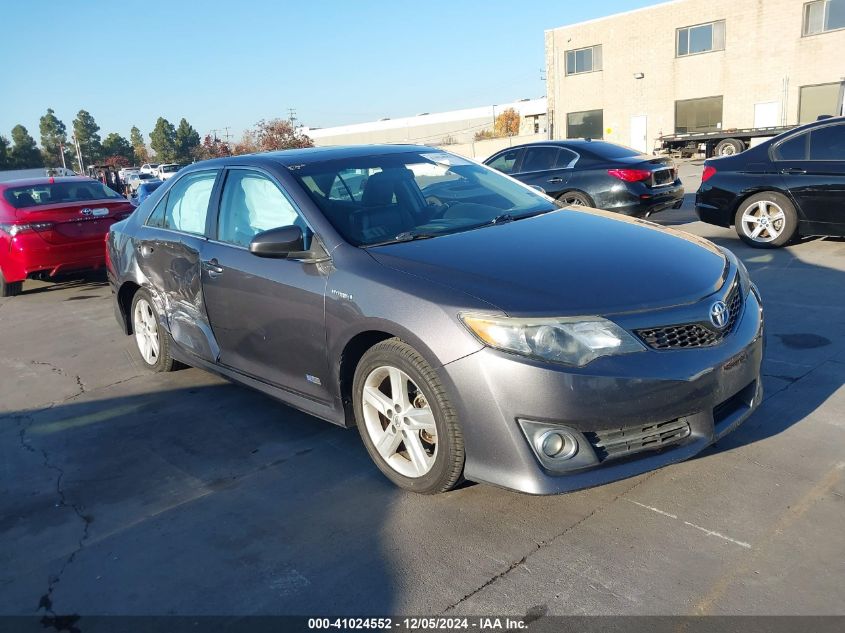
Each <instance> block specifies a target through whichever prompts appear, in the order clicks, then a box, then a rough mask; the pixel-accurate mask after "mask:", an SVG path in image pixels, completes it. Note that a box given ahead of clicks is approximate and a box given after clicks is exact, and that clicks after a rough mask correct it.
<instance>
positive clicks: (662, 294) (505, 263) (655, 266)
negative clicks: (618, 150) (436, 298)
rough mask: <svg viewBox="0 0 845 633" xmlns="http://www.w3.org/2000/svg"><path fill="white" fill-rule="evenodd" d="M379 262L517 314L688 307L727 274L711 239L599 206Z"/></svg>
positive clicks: (394, 247) (435, 241) (413, 245)
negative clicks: (609, 210) (609, 211)
mask: <svg viewBox="0 0 845 633" xmlns="http://www.w3.org/2000/svg"><path fill="white" fill-rule="evenodd" d="M369 253H370V254H371V255H372V256H373V257H374V258H375V259H376V260H377V261H378V262H380V263H381V264H383V265H384V266H388V267H390V268H393V269H396V270H399V271H403V272H405V273H408V274H410V275H415V276H418V277H422V278H425V279H428V280H430V281H434V282H436V283H439V284H442V285H445V286H448V287H451V288H453V289H455V290H459V291H462V292H464V293H466V294H469V295H472V296H474V297H476V298H478V299H482V300H483V301H485V302H487V303H490V304H492V305H494V306H496V307H497V308H499V309H500V310H502V311H503V312H505V313H506V314H509V315H514V316H535V315H546V316H552V315H554V316H571V315H588V314H589V315H606V314H613V313H620V312H631V311H637V310H644V309H652V308H662V307H670V306H677V305H685V304H689V303H693V302H695V301H698V300H700V299H702V298H703V297H705V296H707V295H709V294H711V293H713V292H715V291H716V290H718V289H719V288H720V287H721V286H722V284H723V283H724V281H725V275H726V274H727V270H728V263H727V258H726V257H725V255H724V253H722V251H721V250H719V249H718V248H717V247H716V246H715V245H713V244H712V243H711V242H708V241H707V240H704V239H701V238H698V237H695V236H693V235H689V234H687V233H683V232H680V231H676V230H674V229H669V228H666V227H661V226H658V225H656V224H653V223H652V222H648V221H647V220H639V219H634V218H627V217H624V216H619V215H615V214H611V213H608V212H604V211H597V210H593V209H579V210H577V211H576V210H572V209H563V210H559V211H554V212H551V213H547V214H544V215H540V216H536V217H533V218H526V219H524V220H518V221H515V222H509V223H506V224H498V225H493V226H488V227H485V228H481V229H476V230H472V231H466V232H463V233H456V234H453V235H444V236H441V237H437V238H432V239H427V240H418V241H414V242H403V243H397V244H388V245H384V246H377V247H373V248H370V249H369Z"/></svg>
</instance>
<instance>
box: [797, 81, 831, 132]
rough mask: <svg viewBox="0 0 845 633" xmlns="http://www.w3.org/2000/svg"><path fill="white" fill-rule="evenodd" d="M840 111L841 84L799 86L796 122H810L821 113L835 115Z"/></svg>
mask: <svg viewBox="0 0 845 633" xmlns="http://www.w3.org/2000/svg"><path fill="white" fill-rule="evenodd" d="M841 112H842V84H840V83H835V84H820V85H817V86H801V93H800V100H799V102H798V123H799V124H803V123H811V122H812V121H815V120H816V119H818V118H819V117H820V116H822V115H828V116H837V115H839V113H841Z"/></svg>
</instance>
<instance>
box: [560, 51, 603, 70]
mask: <svg viewBox="0 0 845 633" xmlns="http://www.w3.org/2000/svg"><path fill="white" fill-rule="evenodd" d="M597 70H601V44H599V45H597V46H589V47H587V48H579V49H577V50H573V51H566V74H567V75H577V74H579V73H591V72H595V71H597Z"/></svg>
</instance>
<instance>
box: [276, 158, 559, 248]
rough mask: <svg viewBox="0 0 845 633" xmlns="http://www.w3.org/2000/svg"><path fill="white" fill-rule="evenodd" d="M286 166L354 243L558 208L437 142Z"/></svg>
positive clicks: (365, 243) (460, 227)
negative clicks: (419, 148)
mask: <svg viewBox="0 0 845 633" xmlns="http://www.w3.org/2000/svg"><path fill="white" fill-rule="evenodd" d="M291 172H292V173H293V174H294V176H295V177H296V178H297V180H299V182H300V184H302V186H303V187H304V188H305V190H306V191H307V192H308V194H309V195H310V196H311V198H312V200H314V202H315V203H316V204H317V206H318V207H319V208H320V210H321V211H322V212H323V214H324V215H325V216H326V218H327V219H328V220H329V222H331V223H332V225H333V226H334V227H335V229H337V231H338V232H339V233H340V234H341V235H342V236H343V237H344V239H346V240H347V241H348V242H350V243H351V244H354V245H356V246H372V245H375V244H384V243H389V242H393V241H403V240H404V239H409V238H414V237H436V236H439V235H447V234H449V233H457V232H459V231H466V230H470V229H474V228H479V227H481V226H486V225H489V224H491V223H496V222H499V221H503V220H505V219H507V220H515V219H519V218H520V217H527V216H529V215H534V214H537V213H545V212H547V211H552V210H554V209H556V208H557V207H556V206H555V204H554V203H553V202H552V201H551V200H549V199H548V198H547V197H545V196H543V195H541V194H540V193H535V192H533V191H532V190H531V189H529V188H527V187H525V186H523V185H520V184H518V183H516V182H514V181H513V180H511V179H510V178H507V177H506V176H503V175H501V174H499V173H498V172H495V171H493V170H491V169H489V168H487V167H482V166H481V165H477V164H475V163H472V162H470V161H468V160H466V159H464V158H461V157H459V156H455V155H453V154H448V153H446V152H438V151H434V150H432V151H431V152H409V153H402V154H387V155H381V156H367V157H360V158H349V159H339V160H333V161H326V162H321V163H314V164H311V165H302V166H295V167H292V168H291Z"/></svg>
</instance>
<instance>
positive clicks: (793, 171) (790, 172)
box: [780, 167, 807, 176]
mask: <svg viewBox="0 0 845 633" xmlns="http://www.w3.org/2000/svg"><path fill="white" fill-rule="evenodd" d="M780 173H782V174H785V175H787V176H801V175H803V174H806V173H807V170H806V169H801V168H800V167H789V168H788V169H781V170H780Z"/></svg>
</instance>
